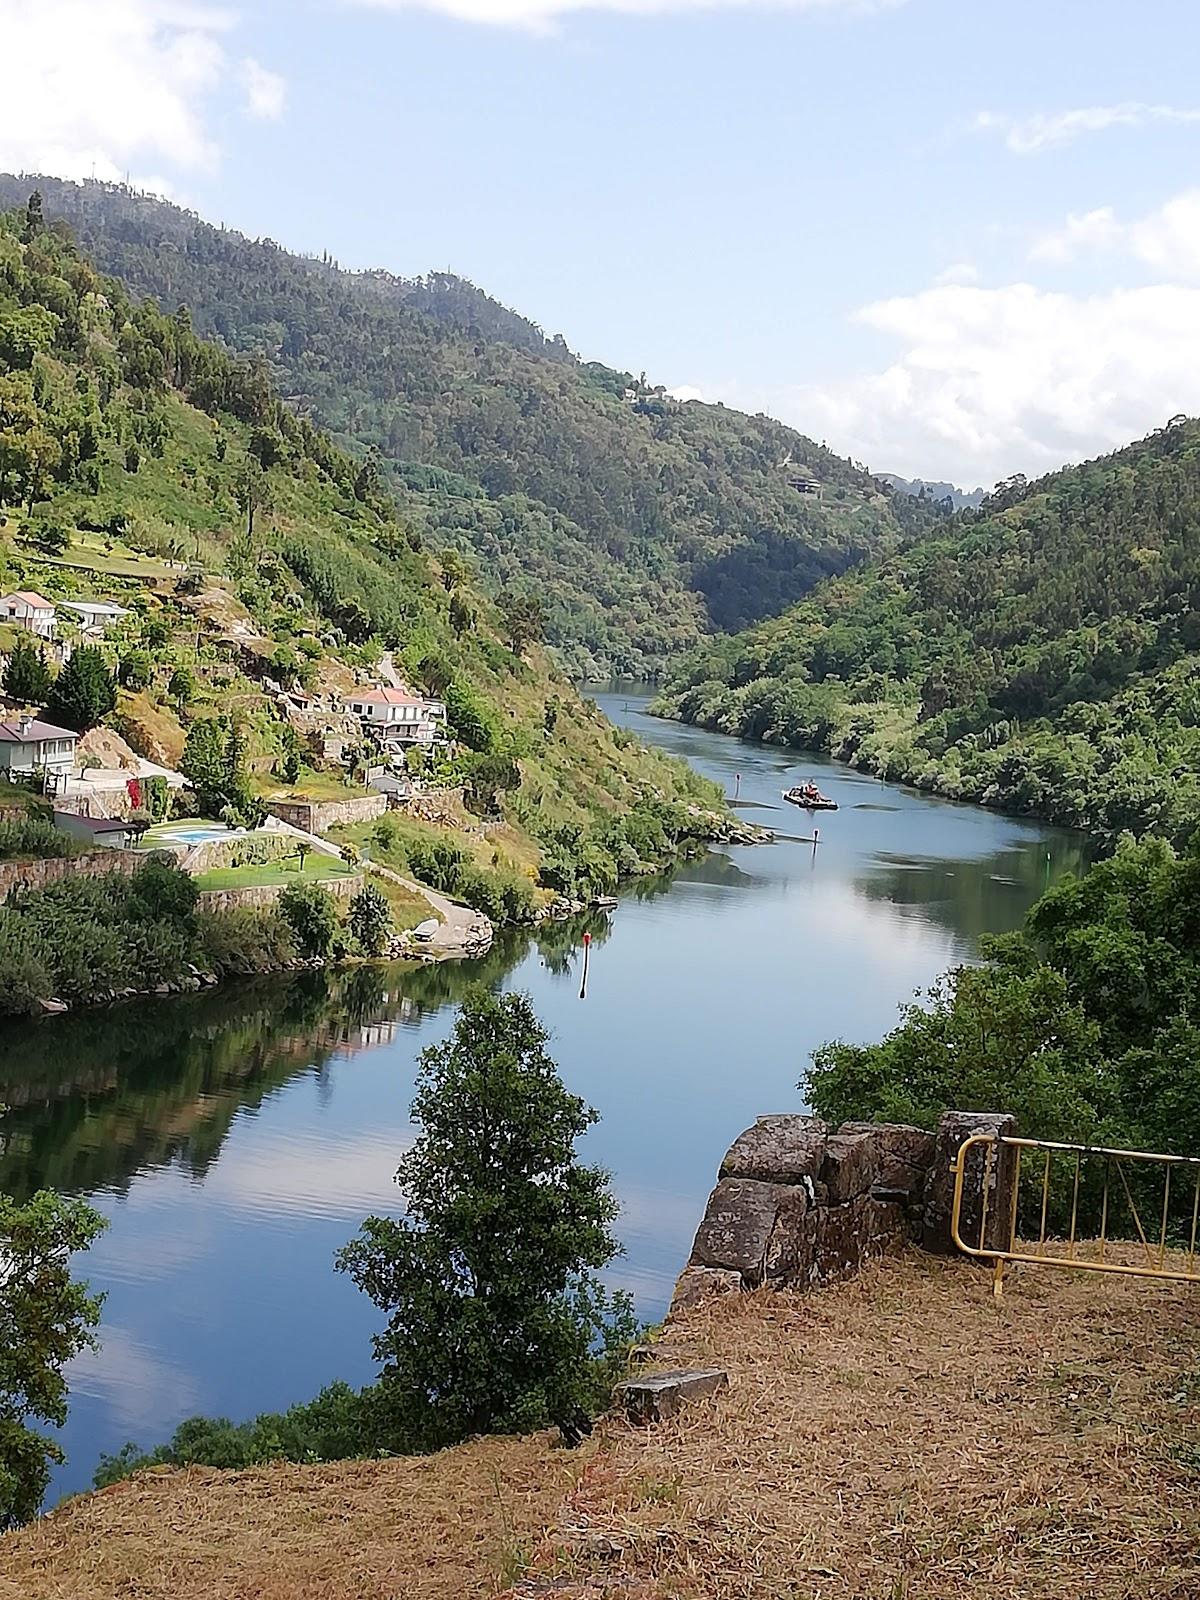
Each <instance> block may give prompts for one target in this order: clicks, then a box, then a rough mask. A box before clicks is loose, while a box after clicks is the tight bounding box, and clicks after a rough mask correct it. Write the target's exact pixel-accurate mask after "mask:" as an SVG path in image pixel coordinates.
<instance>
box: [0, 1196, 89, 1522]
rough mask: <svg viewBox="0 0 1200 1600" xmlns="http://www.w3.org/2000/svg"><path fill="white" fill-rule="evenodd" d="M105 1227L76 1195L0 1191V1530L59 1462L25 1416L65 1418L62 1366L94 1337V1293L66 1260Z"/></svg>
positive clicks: (28, 1506) (27, 1510)
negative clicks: (21, 1198) (19, 1197)
mask: <svg viewBox="0 0 1200 1600" xmlns="http://www.w3.org/2000/svg"><path fill="white" fill-rule="evenodd" d="M105 1226H106V1224H105V1222H104V1219H103V1218H102V1217H100V1216H99V1215H98V1214H97V1213H96V1212H95V1211H93V1210H92V1209H91V1207H90V1206H87V1205H85V1204H84V1203H83V1201H82V1200H64V1199H61V1198H60V1197H59V1196H58V1195H55V1194H51V1193H49V1192H47V1191H42V1192H40V1193H38V1194H35V1195H34V1196H33V1198H32V1199H31V1200H30V1201H29V1202H28V1203H27V1204H25V1205H20V1206H19V1205H17V1203H16V1201H14V1200H12V1199H10V1198H9V1197H8V1196H6V1195H3V1194H0V1529H3V1528H6V1527H13V1526H15V1525H16V1524H17V1523H20V1522H27V1521H28V1520H29V1518H30V1517H33V1516H35V1515H36V1514H37V1510H38V1507H39V1506H40V1505H41V1503H42V1497H43V1495H44V1494H45V1492H46V1486H47V1484H48V1483H49V1481H50V1470H49V1469H50V1464H51V1463H59V1462H61V1461H62V1460H63V1459H64V1457H63V1453H62V1450H61V1448H60V1447H59V1446H58V1445H57V1444H56V1443H55V1442H54V1440H52V1439H49V1438H47V1437H46V1436H45V1435H44V1434H42V1433H40V1432H39V1431H38V1430H37V1429H36V1428H34V1427H31V1426H30V1423H31V1422H43V1423H49V1424H50V1425H51V1426H52V1427H61V1426H62V1424H63V1423H64V1422H65V1421H66V1419H67V1384H66V1380H65V1378H64V1377H63V1368H64V1367H65V1366H66V1364H67V1363H68V1362H69V1361H70V1360H71V1359H72V1357H73V1356H76V1355H78V1354H79V1352H80V1351H81V1350H83V1349H85V1348H86V1347H87V1346H88V1345H90V1344H92V1343H94V1340H93V1336H92V1332H91V1330H92V1329H93V1328H94V1327H95V1326H96V1324H97V1323H98V1322H99V1320H100V1305H101V1299H102V1296H99V1295H89V1294H88V1292H87V1285H86V1284H83V1283H77V1282H76V1281H75V1280H74V1279H73V1278H72V1277H71V1257H72V1256H73V1255H74V1254H75V1253H76V1252H77V1251H80V1250H86V1249H87V1248H88V1247H89V1245H91V1243H92V1241H93V1240H94V1239H95V1238H96V1237H97V1235H98V1234H99V1233H100V1232H101V1230H102V1229H103V1228H104V1227H105Z"/></svg>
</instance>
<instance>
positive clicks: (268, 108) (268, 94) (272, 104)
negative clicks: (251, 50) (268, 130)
mask: <svg viewBox="0 0 1200 1600" xmlns="http://www.w3.org/2000/svg"><path fill="white" fill-rule="evenodd" d="M239 75H240V77H241V80H242V88H243V89H244V90H245V92H246V110H247V111H248V112H249V113H250V115H251V116H252V117H258V118H260V119H261V120H262V121H265V122H278V121H279V118H280V117H281V116H282V115H283V101H284V95H285V93H286V89H285V85H284V81H283V79H282V78H281V77H280V76H279V74H278V73H277V72H268V70H267V69H266V67H261V66H259V64H258V62H257V61H255V59H254V57H253V56H247V57H246V59H245V60H244V61H243V62H242V64H241V69H240V74H239Z"/></svg>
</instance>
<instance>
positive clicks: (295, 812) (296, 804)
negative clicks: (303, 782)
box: [267, 794, 388, 833]
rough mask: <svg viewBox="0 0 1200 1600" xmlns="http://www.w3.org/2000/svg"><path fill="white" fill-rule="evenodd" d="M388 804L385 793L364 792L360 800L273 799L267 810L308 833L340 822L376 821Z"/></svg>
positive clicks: (320, 831)
mask: <svg viewBox="0 0 1200 1600" xmlns="http://www.w3.org/2000/svg"><path fill="white" fill-rule="evenodd" d="M387 808H388V798H387V795H385V794H364V795H361V796H360V797H359V798H358V799H357V800H320V801H318V800H271V801H269V802H268V803H267V810H268V811H269V812H270V813H271V815H272V816H275V817H278V818H279V820H280V821H281V822H287V823H290V824H291V826H292V827H293V828H303V829H304V831H305V833H325V832H326V831H327V830H328V829H329V828H332V827H333V825H334V824H335V823H337V822H342V823H353V822H373V821H374V820H375V818H376V817H381V816H382V815H383V813H384V812H385V811H386V810H387Z"/></svg>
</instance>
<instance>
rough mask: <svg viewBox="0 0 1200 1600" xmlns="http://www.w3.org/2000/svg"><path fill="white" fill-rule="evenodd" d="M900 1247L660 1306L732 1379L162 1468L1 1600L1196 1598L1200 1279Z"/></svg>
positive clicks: (10, 1547)
mask: <svg viewBox="0 0 1200 1600" xmlns="http://www.w3.org/2000/svg"><path fill="white" fill-rule="evenodd" d="M1193 1292H1194V1291H1192V1290H1190V1289H1189V1288H1188V1287H1187V1286H1186V1285H1182V1284H1175V1285H1172V1284H1153V1285H1151V1284H1148V1283H1145V1282H1142V1281H1138V1280H1132V1279H1123V1280H1114V1279H1111V1278H1096V1277H1093V1278H1092V1279H1090V1280H1089V1279H1088V1278H1087V1277H1086V1276H1085V1275H1083V1274H1078V1275H1066V1274H1061V1275H1057V1276H1054V1275H1051V1274H1041V1275H1039V1274H1037V1273H1036V1272H1029V1273H1025V1274H1019V1275H1017V1276H1016V1277H1014V1278H1012V1279H1010V1282H1009V1285H1008V1287H1007V1289H1006V1292H1005V1297H1004V1300H1003V1301H1002V1302H1001V1303H1000V1304H999V1305H996V1304H995V1303H994V1302H993V1300H992V1298H991V1290H990V1283H989V1282H988V1281H987V1280H986V1278H985V1276H984V1275H983V1274H981V1273H980V1272H979V1271H978V1270H977V1269H976V1268H975V1267H973V1266H971V1265H969V1264H968V1263H966V1262H963V1261H940V1260H934V1259H932V1258H929V1257H924V1256H920V1255H917V1254H915V1253H914V1254H912V1255H909V1256H906V1257H904V1258H902V1259H900V1260H894V1261H888V1262H883V1263H880V1264H879V1265H878V1266H876V1267H873V1268H871V1269H869V1270H867V1271H865V1272H864V1273H863V1274H862V1275H861V1276H860V1277H858V1278H857V1279H855V1280H853V1281H851V1282H848V1283H845V1284H843V1285H840V1286H838V1287H836V1288H833V1289H828V1290H823V1291H821V1292H819V1293H816V1294H810V1295H805V1296H794V1295H779V1294H775V1293H773V1292H771V1291H764V1292H762V1293H760V1294H758V1295H755V1296H753V1297H744V1296H738V1297H734V1298H730V1299H726V1300H722V1301H719V1302H717V1304H716V1305H715V1306H713V1307H711V1308H710V1309H708V1310H701V1311H699V1312H695V1313H693V1314H691V1315H690V1316H689V1317H688V1318H686V1319H685V1320H684V1321H682V1322H681V1323H680V1324H678V1325H672V1327H671V1329H670V1335H669V1336H670V1343H671V1347H672V1350H673V1352H674V1354H673V1355H672V1360H674V1359H675V1356H676V1355H677V1356H678V1359H679V1360H680V1361H681V1362H682V1363H683V1364H687V1365H692V1364H694V1365H706V1366H707V1365H713V1364H716V1365H720V1366H724V1367H726V1368H727V1369H728V1371H729V1373H730V1389H729V1390H728V1392H727V1393H726V1394H724V1395H721V1396H718V1397H717V1398H716V1399H715V1400H714V1401H711V1402H704V1403H701V1404H698V1405H693V1406H692V1407H690V1408H687V1409H685V1410H684V1411H683V1412H682V1413H681V1414H680V1415H679V1416H678V1417H677V1418H676V1419H674V1420H673V1421H671V1422H669V1423H666V1424H664V1425H662V1426H660V1427H658V1428H655V1429H651V1430H640V1429H639V1430H633V1429H630V1428H628V1427H626V1426H624V1425H623V1424H620V1423H616V1422H613V1423H610V1424H607V1425H605V1426H604V1427H603V1428H602V1429H601V1431H600V1434H599V1436H598V1437H597V1438H594V1439H593V1440H592V1441H591V1443H589V1444H588V1445H586V1446H585V1447H584V1448H583V1449H582V1450H580V1451H577V1452H568V1451H564V1450H561V1449H557V1448H554V1447H553V1446H552V1445H551V1444H550V1442H549V1440H548V1439H547V1438H546V1437H545V1436H535V1437H532V1438H528V1439H485V1440H480V1441H477V1442H475V1443H471V1444H467V1445H463V1446H460V1447H459V1448H458V1449H455V1450H450V1451H444V1452H442V1453H441V1454H439V1455H435V1456H429V1457H424V1458H418V1459H407V1460H398V1461H377V1462H344V1463H340V1464H337V1465H334V1466H313V1467H293V1466H280V1467H273V1468H263V1469H259V1470H255V1471H250V1472H240V1473H220V1472H213V1471H209V1470H204V1469H192V1470H191V1471H187V1472H174V1473H161V1474H160V1473H155V1474H150V1475H146V1476H143V1477H141V1478H138V1479H135V1480H132V1481H129V1482H126V1483H122V1484H119V1485H118V1486H117V1487H116V1488H114V1489H111V1490H108V1491H105V1492H104V1493H101V1494H95V1495H89V1496H85V1497H83V1498H81V1499H79V1500H75V1501H72V1502H69V1503H68V1504H66V1505H65V1506H63V1507H62V1508H60V1509H59V1510H58V1511H56V1512H53V1513H52V1514H51V1515H50V1516H49V1517H47V1518H46V1519H44V1520H43V1521H42V1522H40V1523H38V1524H36V1525H35V1526H34V1527H31V1528H29V1529H27V1530H25V1531H24V1532H22V1533H18V1534H12V1535H8V1536H7V1537H5V1538H0V1600H66V1597H68V1596H70V1597H72V1600H74V1596H76V1595H82V1594H84V1593H86V1594H87V1596H88V1600H117V1597H118V1596H122V1597H123V1596H127V1595H132V1594H134V1593H136V1594H137V1595H138V1596H139V1597H140V1600H235V1597H241V1596H245V1595H249V1594H253V1595H255V1596H256V1597H257V1600H318V1597H319V1600H385V1597H386V1600H391V1597H392V1596H394V1595H396V1594H397V1593H399V1592H402V1593H404V1594H405V1595H406V1596H412V1597H413V1600H451V1597H453V1600H483V1597H485V1596H493V1595H495V1594H496V1593H497V1591H498V1590H499V1591H504V1592H507V1590H506V1585H507V1584H509V1583H512V1582H513V1581H514V1580H516V1579H519V1578H521V1576H522V1573H524V1578H523V1581H522V1583H521V1586H520V1587H519V1588H518V1590H517V1593H519V1594H522V1595H532V1594H543V1593H553V1594H556V1595H559V1596H561V1600H598V1597H600V1596H602V1595H606V1594H611V1595H613V1596H616V1595H620V1596H622V1597H628V1600H784V1597H789V1600H790V1597H792V1596H795V1597H797V1600H798V1597H799V1596H801V1595H803V1596H804V1597H805V1600H808V1597H810V1596H811V1597H812V1600H834V1597H839V1600H840V1597H841V1596H850V1595H854V1596H862V1597H864V1600H900V1597H910V1596H911V1597H914V1600H915V1597H916V1596H918V1595H919V1596H920V1597H921V1600H960V1597H961V1596H962V1595H964V1594H966V1593H967V1592H969V1591H971V1590H972V1589H973V1587H974V1586H975V1585H977V1584H978V1583H979V1582H980V1581H981V1580H982V1579H984V1578H985V1577H986V1581H987V1584H988V1587H989V1590H990V1591H992V1592H995V1593H996V1594H1002V1595H1017V1594H1020V1595H1022V1596H1026V1597H1028V1600H1077V1597H1079V1596H1082V1595H1086V1596H1088V1600H1131V1597H1137V1600H1170V1597H1174V1596H1182V1595H1184V1594H1187V1593H1190V1592H1191V1588H1190V1587H1189V1586H1190V1584H1191V1582H1192V1579H1193V1577H1194V1566H1195V1558H1194V1552H1195V1547H1196V1539H1197V1536H1198V1534H1200V1527H1198V1523H1197V1511H1196V1493H1195V1491H1196V1451H1195V1443H1194V1423H1195V1416H1196V1404H1197V1389H1196V1380H1195V1372H1194V1361H1193V1346H1194V1338H1193V1336H1192V1330H1193V1322H1192V1303H1191V1300H1190V1299H1189V1295H1190V1294H1192V1293H1193Z"/></svg>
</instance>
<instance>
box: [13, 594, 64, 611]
mask: <svg viewBox="0 0 1200 1600" xmlns="http://www.w3.org/2000/svg"><path fill="white" fill-rule="evenodd" d="M4 599H5V600H20V601H21V602H22V604H24V605H27V606H30V607H32V609H33V610H34V611H53V610H54V602H53V600H47V599H46V598H45V597H44V596H43V595H40V594H35V593H34V592H33V590H32V589H18V590H17V591H16V593H15V594H6V595H5V596H4Z"/></svg>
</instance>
